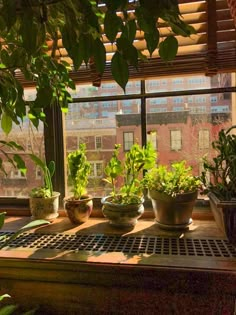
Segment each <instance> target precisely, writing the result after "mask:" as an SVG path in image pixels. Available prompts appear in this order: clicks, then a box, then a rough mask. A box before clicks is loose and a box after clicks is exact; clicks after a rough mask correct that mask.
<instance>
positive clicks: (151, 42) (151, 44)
mask: <svg viewBox="0 0 236 315" xmlns="http://www.w3.org/2000/svg"><path fill="white" fill-rule="evenodd" d="M159 37H160V35H159V31H158V30H156V31H154V32H153V33H145V34H144V38H145V40H146V43H147V49H148V51H149V54H150V57H151V56H152V53H153V52H154V50H155V49H156V48H157V46H158V43H159Z"/></svg>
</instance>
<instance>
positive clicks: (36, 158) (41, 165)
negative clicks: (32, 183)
mask: <svg viewBox="0 0 236 315" xmlns="http://www.w3.org/2000/svg"><path fill="white" fill-rule="evenodd" d="M29 156H30V158H31V160H32V161H33V162H34V163H35V164H36V165H37V166H39V167H41V168H42V169H45V167H46V166H47V165H46V163H45V162H43V161H42V160H41V159H40V158H39V157H37V155H35V154H29Z"/></svg>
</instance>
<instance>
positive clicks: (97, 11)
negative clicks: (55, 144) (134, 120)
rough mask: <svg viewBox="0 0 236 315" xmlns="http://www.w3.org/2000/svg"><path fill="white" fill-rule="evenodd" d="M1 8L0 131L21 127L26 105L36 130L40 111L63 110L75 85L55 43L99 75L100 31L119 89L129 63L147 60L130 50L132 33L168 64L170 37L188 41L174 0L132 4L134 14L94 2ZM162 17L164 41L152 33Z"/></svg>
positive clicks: (123, 5) (119, 4) (38, 1)
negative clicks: (26, 87)
mask: <svg viewBox="0 0 236 315" xmlns="http://www.w3.org/2000/svg"><path fill="white" fill-rule="evenodd" d="M0 3H1V4H0V33H1V45H0V118H1V126H2V129H3V130H4V132H6V133H9V132H10V131H11V129H12V122H14V123H15V124H20V123H21V122H22V120H23V117H24V116H25V115H26V106H28V108H29V112H28V116H29V118H30V119H31V121H32V122H33V124H34V126H35V127H38V124H39V121H40V120H42V121H44V119H45V115H44V108H45V107H46V106H53V105H55V104H57V105H59V106H61V108H62V110H63V111H64V112H66V111H67V108H68V103H69V102H70V100H71V96H70V94H69V92H68V88H71V89H74V88H75V85H74V82H73V81H72V79H71V78H70V76H69V71H70V70H71V66H70V65H69V64H67V63H66V62H65V61H63V60H61V61H60V60H59V58H58V57H61V56H62V54H63V51H62V49H61V40H62V44H63V46H64V47H65V49H66V52H67V54H68V56H69V57H70V58H71V59H72V62H73V67H74V69H75V70H77V69H78V68H79V67H80V66H81V64H82V63H85V64H86V65H88V64H89V63H90V61H93V62H94V63H95V68H96V70H97V72H98V73H99V74H101V75H102V74H103V71H104V69H105V64H106V51H105V44H106V41H104V31H105V36H106V37H107V38H108V39H109V40H110V41H111V42H113V43H114V46H116V47H115V48H114V51H116V53H115V55H114V57H113V58H112V61H111V67H112V75H113V77H114V80H115V81H116V82H117V83H118V84H119V85H120V86H121V87H122V88H123V89H124V90H125V86H126V84H127V82H128V78H129V66H130V65H131V66H134V67H136V68H137V67H138V61H139V59H144V58H145V57H144V56H143V55H142V53H141V52H140V51H138V50H137V49H136V47H135V46H134V45H133V42H134V39H135V35H136V33H137V32H140V31H143V32H144V38H145V41H146V46H147V49H148V51H149V53H150V55H152V53H153V52H154V50H155V49H156V48H160V57H161V58H162V59H163V60H165V61H168V62H169V61H170V60H172V59H173V58H174V57H175V55H176V53H177V48H178V43H177V40H176V39H175V38H174V36H175V35H180V36H190V35H191V34H193V33H194V32H195V31H194V29H193V28H192V27H191V26H190V25H188V24H186V23H185V22H184V21H183V19H182V17H181V15H180V12H179V8H178V2H177V1H176V0H168V1H149V0H142V1H136V2H135V3H134V4H132V5H134V11H133V12H131V11H130V8H129V7H130V4H129V1H128V0H115V1H108V0H107V1H105V4H106V9H105V10H104V7H101V6H99V1H92V0H81V1H71V0H70V1H69V0H57V1H42V0H34V1H23V0H19V1H13V0H9V1H7V0H2V1H1V2H0ZM118 12H119V14H118ZM120 12H122V18H121V15H120ZM160 19H162V20H163V21H164V22H165V24H166V25H167V27H169V29H170V35H169V36H168V37H167V39H165V40H164V41H163V42H160V36H159V30H158V25H161V24H159V20H160ZM100 25H104V29H103V28H102V27H101V26H100ZM19 70H20V71H21V72H22V73H23V74H24V76H25V79H26V80H31V81H33V82H34V83H35V85H36V90H37V97H36V100H35V101H33V102H28V103H27V102H26V101H25V99H24V93H23V88H22V85H21V83H20V82H19V81H18V79H17V76H16V75H15V73H16V71H17V72H19Z"/></svg>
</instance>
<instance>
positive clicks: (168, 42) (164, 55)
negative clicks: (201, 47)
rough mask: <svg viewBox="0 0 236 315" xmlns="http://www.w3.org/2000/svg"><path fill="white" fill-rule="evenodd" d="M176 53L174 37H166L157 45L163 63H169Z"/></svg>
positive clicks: (176, 46)
mask: <svg viewBox="0 0 236 315" xmlns="http://www.w3.org/2000/svg"><path fill="white" fill-rule="evenodd" d="M177 52H178V41H177V39H176V38H175V37H174V36H168V37H166V39H165V40H164V41H163V42H161V43H160V45H159V55H160V57H161V59H163V60H164V61H171V60H173V59H174V58H175V56H176V54H177Z"/></svg>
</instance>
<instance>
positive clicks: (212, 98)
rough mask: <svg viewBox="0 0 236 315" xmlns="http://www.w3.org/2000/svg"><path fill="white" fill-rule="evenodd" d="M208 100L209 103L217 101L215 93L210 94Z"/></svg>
mask: <svg viewBox="0 0 236 315" xmlns="http://www.w3.org/2000/svg"><path fill="white" fill-rule="evenodd" d="M210 100H211V103H217V95H211V97H210Z"/></svg>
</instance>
